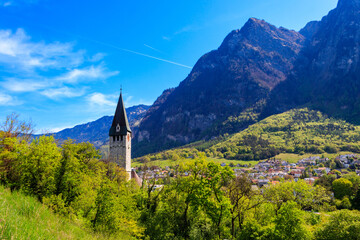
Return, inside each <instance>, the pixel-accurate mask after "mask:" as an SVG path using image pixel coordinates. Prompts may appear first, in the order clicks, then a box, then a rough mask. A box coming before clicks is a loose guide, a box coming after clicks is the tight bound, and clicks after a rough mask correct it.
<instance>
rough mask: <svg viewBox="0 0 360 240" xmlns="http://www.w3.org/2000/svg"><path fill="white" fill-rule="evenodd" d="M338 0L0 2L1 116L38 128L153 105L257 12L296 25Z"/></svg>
mask: <svg viewBox="0 0 360 240" xmlns="http://www.w3.org/2000/svg"><path fill="white" fill-rule="evenodd" d="M336 4H337V0H301V1H300V0H181V1H169V0H151V1H149V0H137V1H123V0H112V1H109V0H103V1H98V0H97V1H95V0H87V1H81V0H80V1H76V0H75V1H74V0H71V1H70V0H61V1H59V0H57V1H55V0H0V121H1V122H3V121H4V119H5V117H6V116H7V115H9V114H11V113H13V112H15V113H17V114H19V115H20V118H21V119H23V120H26V121H32V122H33V124H34V125H35V129H36V131H37V132H38V133H42V132H56V131H59V130H61V129H64V128H68V127H73V126H75V125H77V124H81V123H86V122H89V121H94V120H96V119H98V118H100V117H102V116H104V115H113V114H114V111H115V107H116V102H117V99H118V96H119V92H120V87H121V86H122V89H123V97H124V101H125V105H126V107H130V106H134V105H138V104H148V105H151V104H152V103H153V102H154V101H155V100H156V98H157V97H158V96H159V95H160V94H161V93H162V92H163V91H164V90H165V89H168V88H171V87H176V86H178V85H179V83H180V82H181V81H182V80H184V79H185V78H186V77H187V75H188V74H189V73H190V71H191V68H192V67H193V66H194V65H195V63H196V62H197V60H198V59H199V58H200V57H201V56H202V55H204V54H205V53H207V52H209V51H211V50H213V49H217V48H218V47H219V46H220V44H221V42H222V41H223V39H224V38H225V37H226V35H227V34H229V33H230V32H231V31H232V30H235V29H240V28H241V27H242V26H243V25H244V24H245V22H246V21H247V20H248V19H249V18H251V17H255V18H259V19H264V20H265V21H267V22H269V23H271V24H273V25H275V26H277V27H280V26H282V27H285V28H288V29H293V30H297V31H298V30H300V29H301V28H302V27H303V26H305V24H306V23H307V22H309V21H312V20H320V19H321V18H322V17H323V16H324V15H326V14H327V13H328V12H329V11H330V10H331V9H333V8H335V7H336Z"/></svg>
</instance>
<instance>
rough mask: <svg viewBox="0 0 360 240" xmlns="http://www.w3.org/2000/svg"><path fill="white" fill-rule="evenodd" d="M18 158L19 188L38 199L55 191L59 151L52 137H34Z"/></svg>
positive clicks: (59, 157)
mask: <svg viewBox="0 0 360 240" xmlns="http://www.w3.org/2000/svg"><path fill="white" fill-rule="evenodd" d="M20 158H21V161H20V171H21V188H22V189H23V190H24V191H25V192H27V193H29V194H33V195H35V196H37V197H38V198H39V200H42V199H43V197H48V196H50V195H52V194H53V193H55V190H56V181H55V175H56V170H57V168H58V167H59V165H60V159H61V152H60V149H59V148H58V147H57V145H56V143H55V140H54V138H53V137H52V136H51V137H46V136H41V137H39V138H36V139H34V140H33V141H32V143H31V144H30V145H29V147H28V148H26V149H25V150H24V151H23V152H22V153H21V156H20Z"/></svg>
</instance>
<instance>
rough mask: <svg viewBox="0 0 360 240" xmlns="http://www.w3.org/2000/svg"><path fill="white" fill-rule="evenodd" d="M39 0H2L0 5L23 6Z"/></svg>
mask: <svg viewBox="0 0 360 240" xmlns="http://www.w3.org/2000/svg"><path fill="white" fill-rule="evenodd" d="M37 2H38V1H37V0H10V1H2V0H0V6H2V7H9V6H23V5H28V4H34V3H37Z"/></svg>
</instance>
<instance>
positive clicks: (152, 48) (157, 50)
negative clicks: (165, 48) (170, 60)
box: [144, 44, 164, 53]
mask: <svg viewBox="0 0 360 240" xmlns="http://www.w3.org/2000/svg"><path fill="white" fill-rule="evenodd" d="M144 46H145V47H148V48H150V49H151V50H154V51H156V52H159V53H164V52H162V51H160V50H159V49H156V48H154V47H152V46H149V45H147V44H144Z"/></svg>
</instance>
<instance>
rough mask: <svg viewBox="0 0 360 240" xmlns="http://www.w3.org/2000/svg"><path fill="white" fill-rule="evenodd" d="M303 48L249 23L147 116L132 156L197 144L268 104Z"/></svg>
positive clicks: (297, 37)
mask: <svg viewBox="0 0 360 240" xmlns="http://www.w3.org/2000/svg"><path fill="white" fill-rule="evenodd" d="M304 42H305V37H304V36H303V35H301V34H300V33H297V32H295V31H290V30H287V29H285V28H276V27H275V26H273V25H270V24H268V23H266V22H265V21H262V20H258V19H255V18H251V19H249V21H248V22H247V23H246V24H245V25H244V27H243V28H242V29H240V30H235V31H233V32H231V33H230V34H229V35H228V36H227V37H226V38H225V40H224V42H223V43H222V44H221V46H220V47H219V48H218V49H217V50H214V51H212V52H210V53H207V54H205V55H204V56H203V57H201V58H200V60H199V61H198V62H197V63H196V65H195V66H194V68H193V70H192V71H191V73H190V74H189V76H188V77H187V78H186V79H185V80H184V81H182V82H181V83H180V85H179V86H178V87H177V88H175V89H174V90H172V91H171V92H165V93H164V94H165V95H166V97H161V99H163V101H161V103H160V104H155V105H154V106H153V107H152V108H151V109H150V110H149V111H148V114H147V115H146V116H145V118H144V119H143V120H142V122H141V124H140V125H139V128H138V131H137V132H136V134H135V139H134V142H133V143H134V150H135V151H134V155H135V156H136V155H141V154H144V153H148V152H150V151H158V150H161V149H164V148H167V147H173V146H177V145H181V144H185V143H189V142H191V141H195V140H198V139H200V138H202V137H204V132H206V131H207V130H208V129H209V128H211V127H212V126H213V125H214V124H217V123H219V122H221V121H223V120H224V119H226V118H227V117H228V116H232V115H237V114H240V113H241V112H242V111H243V110H244V109H246V108H249V107H251V106H253V105H254V104H256V103H257V102H259V101H260V100H263V99H265V98H267V97H268V95H269V93H270V92H271V91H272V89H273V88H274V87H275V86H277V84H279V83H280V82H282V81H284V80H285V79H286V77H287V75H288V74H289V73H290V72H291V70H292V68H293V66H294V65H293V64H294V62H295V60H296V58H297V55H298V53H299V52H300V50H301V49H302V47H303V44H304ZM206 137H211V136H206Z"/></svg>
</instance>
